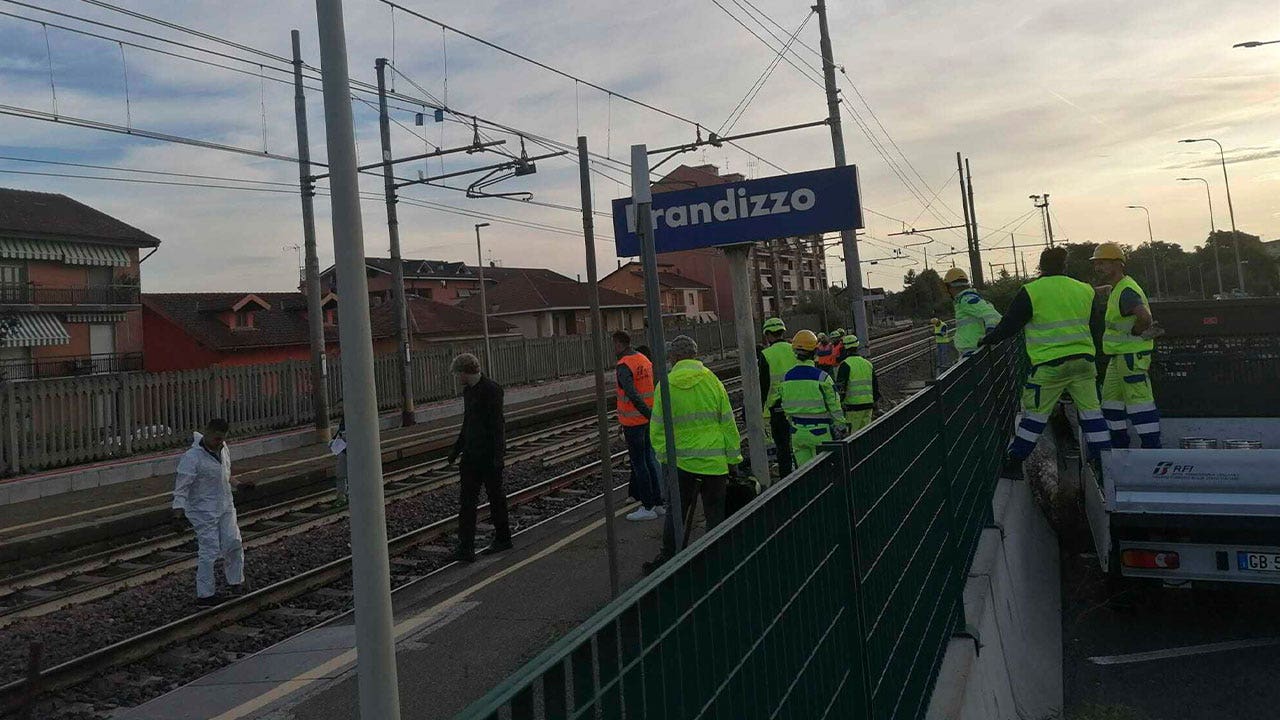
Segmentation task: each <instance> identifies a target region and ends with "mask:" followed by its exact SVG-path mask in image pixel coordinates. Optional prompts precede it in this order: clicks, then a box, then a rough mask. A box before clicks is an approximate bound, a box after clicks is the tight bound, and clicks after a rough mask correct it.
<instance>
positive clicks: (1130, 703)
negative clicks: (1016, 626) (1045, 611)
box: [1062, 538, 1280, 720]
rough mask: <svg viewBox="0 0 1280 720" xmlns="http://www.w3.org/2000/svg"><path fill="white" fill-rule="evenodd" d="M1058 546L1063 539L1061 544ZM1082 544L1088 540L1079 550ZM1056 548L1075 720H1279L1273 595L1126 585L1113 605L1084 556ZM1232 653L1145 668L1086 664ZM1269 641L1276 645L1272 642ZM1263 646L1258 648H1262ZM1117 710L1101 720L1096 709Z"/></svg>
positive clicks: (1278, 642)
mask: <svg viewBox="0 0 1280 720" xmlns="http://www.w3.org/2000/svg"><path fill="white" fill-rule="evenodd" d="M1065 540H1066V538H1064V541H1065ZM1085 542H1087V540H1086V541H1085ZM1088 550H1091V548H1088V547H1084V546H1082V545H1081V544H1080V543H1079V542H1064V554H1063V571H1062V576H1063V577H1062V581H1063V596H1064V597H1063V621H1062V628H1063V632H1062V637H1063V646H1064V647H1063V649H1064V659H1063V662H1064V664H1063V670H1064V675H1065V677H1064V681H1065V689H1066V701H1067V717H1068V718H1069V719H1072V720H1074V718H1077V717H1078V718H1080V719H1081V720H1086V719H1087V720H1095V719H1096V720H1104V719H1105V720H1112V719H1113V718H1114V719H1115V720H1122V719H1123V720H1130V718H1133V719H1134V720H1137V719H1139V718H1141V719H1142V720H1217V719H1219V718H1221V719H1223V720H1227V719H1230V720H1247V719H1251V718H1275V717H1277V716H1280V709H1278V708H1280V588H1259V587H1246V586H1231V587H1217V588H1212V589H1192V590H1181V589H1171V588H1165V589H1159V588H1154V589H1153V588H1149V587H1147V588H1144V587H1143V586H1140V585H1139V586H1136V587H1135V586H1134V585H1125V586H1123V590H1122V593H1123V594H1122V596H1121V597H1120V602H1119V603H1110V604H1109V603H1107V600H1108V598H1111V597H1115V592H1116V589H1115V588H1112V590H1111V591H1110V592H1109V591H1108V588H1107V584H1106V583H1105V582H1104V581H1103V578H1102V576H1101V572H1100V571H1099V570H1098V567H1097V563H1096V562H1095V561H1094V558H1093V557H1092V555H1088V556H1085V555H1083V553H1084V552H1086V551H1088ZM1242 640H1256V641H1257V644H1256V645H1255V646H1254V647H1243V646H1242V645H1243V643H1237V644H1236V645H1233V646H1231V647H1230V648H1229V649H1226V650H1222V651H1219V652H1204V651H1203V650H1204V648H1199V649H1197V650H1196V651H1194V652H1195V654H1189V655H1186V656H1182V657H1159V658H1156V659H1150V660H1145V661H1134V660H1135V659H1134V658H1117V659H1118V660H1120V662H1118V663H1116V664H1107V665H1104V664H1099V663H1098V662H1097V661H1096V660H1093V659H1091V658H1099V657H1107V656H1124V655H1129V654H1132V653H1139V652H1148V651H1161V650H1168V649H1171V648H1188V647H1194V646H1202V645H1206V644H1211V643H1224V642H1233V641H1242ZM1272 641H1274V642H1272ZM1262 643H1266V644H1262ZM1090 704H1095V705H1098V706H1103V707H1111V706H1123V707H1125V708H1128V709H1130V710H1131V711H1130V712H1119V708H1114V710H1116V712H1115V714H1104V713H1101V712H1098V711H1097V709H1096V708H1095V709H1094V711H1093V712H1085V708H1086V707H1087V706H1088V705H1090Z"/></svg>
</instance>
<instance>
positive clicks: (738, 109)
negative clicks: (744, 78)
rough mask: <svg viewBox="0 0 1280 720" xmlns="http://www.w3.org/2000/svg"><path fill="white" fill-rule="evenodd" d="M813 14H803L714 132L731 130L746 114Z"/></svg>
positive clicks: (722, 133)
mask: <svg viewBox="0 0 1280 720" xmlns="http://www.w3.org/2000/svg"><path fill="white" fill-rule="evenodd" d="M813 15H814V13H813V11H812V10H810V11H809V14H808V15H805V16H804V20H802V21H801V22H800V25H799V27H797V28H796V30H795V32H793V33H791V36H790V37H789V38H787V42H786V44H785V45H783V46H782V49H781V50H779V51H778V53H777V55H776V56H774V57H773V59H772V60H770V61H769V64H768V65H767V66H765V69H764V72H762V73H760V77H758V78H756V81H755V82H754V83H752V84H751V87H750V88H748V89H747V93H746V95H743V96H742V99H741V100H739V101H738V104H737V105H735V106H734V108H733V110H731V111H730V112H729V117H727V118H725V121H724V122H723V123H721V125H720V129H719V130H717V131H716V134H718V135H724V134H726V133H728V132H729V131H730V130H732V129H733V126H734V125H736V124H738V120H741V119H742V116H743V115H744V114H746V112H747V108H748V107H750V105H751V103H752V101H754V100H755V99H756V97H757V96H758V95H759V94H760V91H761V90H762V89H764V84H765V83H766V82H768V81H769V78H770V77H771V76H772V75H773V71H774V70H776V69H777V68H778V65H779V64H780V63H781V62H782V58H783V56H784V55H785V54H786V52H787V50H788V49H789V48H790V47H791V44H792V43H794V42H795V41H796V38H798V37H799V36H800V31H801V30H804V27H805V25H808V24H809V20H811V19H812V18H813ZM730 121H732V122H730Z"/></svg>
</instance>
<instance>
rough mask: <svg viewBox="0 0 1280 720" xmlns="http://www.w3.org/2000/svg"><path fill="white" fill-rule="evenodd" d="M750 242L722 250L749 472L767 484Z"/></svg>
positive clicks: (762, 484)
mask: <svg viewBox="0 0 1280 720" xmlns="http://www.w3.org/2000/svg"><path fill="white" fill-rule="evenodd" d="M750 253H751V246H750V245H734V246H732V247H727V248H725V249H724V254H725V257H727V258H728V259H729V278H730V280H732V282H733V319H734V330H735V331H736V334H737V337H738V369H739V372H740V373H741V377H742V417H743V420H744V422H745V423H746V426H747V443H748V444H749V445H750V447H749V448H748V450H749V451H750V453H751V472H752V474H753V475H754V476H755V478H756V479H757V480H759V481H760V485H761V486H763V487H768V486H769V483H770V477H771V476H770V475H769V454H768V452H766V449H765V440H764V398H762V397H760V366H759V365H757V364H756V354H755V352H754V351H755V347H756V331H755V327H756V325H755V322H753V319H752V317H751V276H750V275H749V274H747V258H748V255H750Z"/></svg>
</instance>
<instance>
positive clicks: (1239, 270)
mask: <svg viewBox="0 0 1280 720" xmlns="http://www.w3.org/2000/svg"><path fill="white" fill-rule="evenodd" d="M1178 142H1180V143H1196V142H1211V143H1213V144H1214V145H1217V146H1218V158H1219V159H1220V160H1222V184H1223V185H1225V186H1226V187H1227V213H1228V214H1229V215H1230V216H1231V239H1232V241H1233V242H1234V243H1235V248H1236V276H1237V279H1238V280H1239V282H1240V292H1241V293H1243V292H1244V291H1245V290H1244V265H1243V264H1241V262H1240V236H1239V235H1236V211H1235V208H1234V207H1233V206H1232V205H1231V181H1230V180H1228V179H1227V154H1226V152H1225V151H1224V150H1223V149H1222V143H1220V142H1218V141H1217V140H1214V139H1213V138H1188V139H1186V140H1179V141H1178Z"/></svg>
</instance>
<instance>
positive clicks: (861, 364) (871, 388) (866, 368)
mask: <svg viewBox="0 0 1280 720" xmlns="http://www.w3.org/2000/svg"><path fill="white" fill-rule="evenodd" d="M843 364H844V365H847V366H849V384H848V385H846V386H845V388H844V398H842V399H841V402H842V403H843V404H844V406H845V407H846V408H849V407H851V406H852V407H853V409H856V410H863V409H866V408H864V407H859V406H866V405H872V406H874V405H875V402H876V397H875V385H874V382H875V381H874V378H875V369H873V368H872V367H871V361H870V360H868V359H866V358H864V357H862V356H861V355H854V356H852V357H847V358H845V359H844V361H843Z"/></svg>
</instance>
